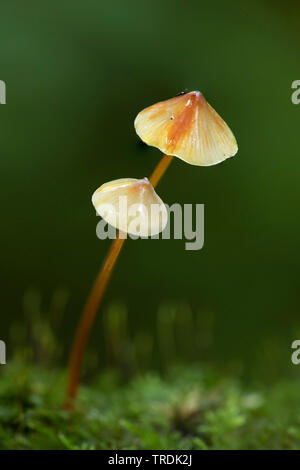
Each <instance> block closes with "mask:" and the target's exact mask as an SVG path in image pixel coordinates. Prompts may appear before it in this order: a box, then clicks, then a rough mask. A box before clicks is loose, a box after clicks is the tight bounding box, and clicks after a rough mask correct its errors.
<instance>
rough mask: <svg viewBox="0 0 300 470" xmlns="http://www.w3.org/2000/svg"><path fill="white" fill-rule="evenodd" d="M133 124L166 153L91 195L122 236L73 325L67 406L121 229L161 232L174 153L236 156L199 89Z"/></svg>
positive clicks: (192, 158)
mask: <svg viewBox="0 0 300 470" xmlns="http://www.w3.org/2000/svg"><path fill="white" fill-rule="evenodd" d="M134 125H135V129H136V132H137V134H138V135H139V137H140V138H141V139H142V140H143V141H144V142H145V143H146V144H148V145H151V146H153V147H157V148H158V149H160V150H161V151H162V152H163V153H164V156H163V158H162V159H161V161H160V162H159V164H158V166H157V167H156V168H155V170H154V172H153V174H152V175H151V177H150V179H149V180H148V179H147V178H144V179H140V180H138V179H134V178H122V179H118V180H114V181H111V182H109V183H105V184H103V185H102V186H100V188H99V189H97V191H95V193H94V194H93V197H92V202H93V205H94V207H95V208H96V210H97V212H98V213H99V214H100V215H101V216H102V217H103V218H104V220H105V221H106V222H108V223H109V224H111V225H112V226H114V227H115V228H117V229H118V230H119V231H120V234H119V236H118V237H117V238H116V240H115V241H114V242H113V244H112V246H111V249H110V251H109V253H108V255H107V258H106V260H105V262H104V264H103V267H102V269H101V271H100V273H99V275H98V277H97V279H96V281H95V283H94V286H93V288H92V290H91V293H90V295H89V297H88V299H87V302H86V305H85V308H84V311H83V314H82V317H81V320H80V322H79V325H78V328H77V332H76V335H75V339H74V343H73V347H72V351H71V355H70V361H69V381H68V388H67V397H66V406H67V407H70V406H71V405H72V403H73V400H74V398H75V397H76V395H77V390H78V384H79V378H80V368H81V363H82V359H83V353H84V349H85V346H86V342H87V339H88V336H89V333H90V330H91V327H92V324H93V321H94V318H95V315H96V312H97V309H98V307H99V304H100V302H101V299H102V297H103V294H104V292H105V289H106V286H107V284H108V282H109V279H110V276H111V273H112V271H113V268H114V265H115V262H116V260H117V258H118V256H119V253H120V250H121V248H122V245H123V243H124V240H125V236H124V233H128V234H132V235H140V236H148V235H151V236H152V235H156V234H158V233H159V232H161V231H162V230H163V229H164V227H165V225H166V223H167V211H166V208H165V206H164V204H163V202H162V201H161V199H160V198H159V196H158V195H157V194H156V192H155V190H154V188H155V187H156V185H157V183H158V182H159V180H160V179H161V177H162V175H163V174H164V172H165V171H166V169H167V168H168V166H169V164H170V163H171V161H172V159H173V157H174V156H175V157H178V158H180V159H181V160H184V161H185V162H187V163H190V164H191V165H197V166H210V165H215V164H217V163H220V162H222V161H223V160H225V159H227V158H229V157H232V156H234V155H235V154H236V153H237V150H238V147H237V143H236V140H235V138H234V135H233V134H232V132H231V130H230V129H229V127H228V126H227V124H226V123H225V122H224V121H223V119H222V118H221V117H220V116H219V115H218V114H217V112H216V111H215V110H214V109H213V108H212V107H211V106H210V105H209V104H208V103H207V101H206V100H205V98H204V96H203V95H202V93H201V92H200V91H192V92H190V93H185V92H183V93H180V94H179V95H177V96H175V97H174V98H171V99H169V100H166V101H161V102H159V103H156V104H154V105H152V106H149V107H148V108H146V109H144V110H143V111H141V112H140V113H139V114H138V115H137V117H136V119H135V122H134ZM122 197H125V199H126V201H127V203H129V206H132V205H134V206H135V212H134V215H136V214H138V222H139V223H138V224H135V223H134V215H133V214H132V213H131V214H129V212H127V211H126V213H125V212H124V211H123V210H122V208H121V206H120V199H121V198H122ZM154 205H156V206H158V208H159V211H156V212H154V214H153V213H152V211H151V208H152V206H154ZM137 225H138V227H137ZM121 235H122V236H121Z"/></svg>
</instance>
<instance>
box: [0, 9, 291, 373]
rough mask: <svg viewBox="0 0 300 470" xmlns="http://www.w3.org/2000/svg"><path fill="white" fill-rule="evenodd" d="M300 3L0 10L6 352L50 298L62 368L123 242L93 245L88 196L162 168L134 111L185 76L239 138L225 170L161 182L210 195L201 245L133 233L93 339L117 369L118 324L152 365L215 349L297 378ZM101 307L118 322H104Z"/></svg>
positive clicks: (192, 196) (233, 363) (177, 169)
mask: <svg viewBox="0 0 300 470" xmlns="http://www.w3.org/2000/svg"><path fill="white" fill-rule="evenodd" d="M299 10H300V7H299V3H298V2H296V1H286V2H285V3H284V4H281V3H280V2H279V1H258V0H257V1H251V2H250V1H249V2H238V1H232V0H228V1H227V2H221V1H210V2H204V1H189V2H177V1H171V0H164V1H155V0H152V1H144V2H142V1H137V0H131V1H128V2H124V1H119V0H118V1H115V2H102V1H99V0H98V1H96V0H86V1H84V2H83V1H78V0H73V1H71V0H60V1H53V0H52V1H49V0H48V1H44V2H37V1H30V0H29V1H28V2H21V1H15V2H5V3H1V6H0V26H1V27H0V58H1V67H0V79H1V80H4V81H5V82H6V85H7V104H6V105H5V106H0V124H1V158H0V166H1V177H2V183H1V190H2V201H3V203H2V214H1V221H2V261H1V267H2V269H1V288H2V289H1V291H2V295H1V325H0V327H1V328H0V338H1V339H3V340H5V341H6V342H7V344H8V347H7V361H8V362H9V360H10V357H11V356H12V355H13V351H14V348H15V344H16V343H17V339H18V337H19V336H22V333H20V331H21V330H20V328H22V325H23V324H24V325H25V324H26V322H27V321H28V316H30V315H31V312H33V313H32V315H33V318H35V317H34V311H35V314H38V315H39V316H40V320H41V322H42V323H43V322H45V323H47V322H48V321H49V316H51V315H54V314H53V309H51V308H52V307H50V306H51V305H52V304H53V302H54V304H55V305H56V303H58V304H59V307H58V309H60V310H63V314H62V318H61V321H60V324H59V326H57V328H56V329H55V332H56V333H55V334H56V335H57V337H58V338H59V341H60V344H61V345H62V349H63V353H62V357H61V358H60V361H61V362H62V363H65V361H66V358H67V351H68V347H69V346H70V343H71V338H72V334H73V332H74V329H75V325H76V322H77V320H78V318H79V315H80V311H81V308H82V305H83V303H84V300H85V298H86V296H87V293H88V291H89V289H90V285H91V282H92V281H93V279H94V277H95V275H96V273H97V271H98V269H99V267H100V265H101V263H102V260H103V257H104V256H105V254H106V252H107V250H108V247H109V245H110V241H109V240H107V241H100V240H98V239H97V238H96V234H95V229H96V224H97V222H98V220H99V219H98V218H96V216H95V211H94V209H93V207H92V204H91V195H92V193H93V191H94V190H95V189H96V188H97V187H98V186H100V185H101V184H102V183H104V182H106V181H109V180H112V179H116V178H121V177H137V178H140V177H144V176H146V175H149V174H150V173H151V171H152V170H153V168H154V167H155V165H156V163H157V162H158V160H159V158H160V153H159V151H158V150H156V149H154V148H150V147H145V146H143V145H141V143H140V142H139V139H138V137H137V135H136V134H135V131H134V127H133V121H134V118H135V116H136V114H137V113H138V112H139V111H140V110H141V109H143V108H144V107H146V106H148V105H150V104H152V103H155V102H157V101H160V100H164V99H167V98H170V97H172V96H174V95H175V94H176V93H178V92H179V91H181V90H182V89H184V88H185V87H186V88H188V89H189V90H194V89H199V90H201V91H202V92H203V94H204V95H205V97H206V98H207V100H208V101H209V102H210V103H211V104H212V106H213V107H215V109H216V110H217V111H218V112H219V113H220V114H221V116H222V117H224V119H225V120H226V122H227V123H228V124H229V126H230V127H231V128H232V130H233V132H234V134H235V135H236V137H237V140H238V144H239V153H238V155H237V156H236V157H235V158H233V159H229V160H227V161H226V162H224V163H223V164H220V165H217V166H215V167H209V168H204V167H203V168H201V167H193V166H190V165H187V164H185V163H184V162H182V161H180V160H178V159H176V161H174V162H173V163H172V165H171V167H170V169H169V170H168V172H167V174H166V176H165V177H164V179H163V180H162V182H161V183H160V185H159V187H158V193H159V195H160V196H161V198H162V199H163V200H164V202H166V203H168V204H172V203H174V202H179V203H204V204H205V246H204V248H203V249H202V250H201V251H198V252H193V251H185V249H184V241H180V240H172V241H167V240H153V241H151V240H149V241H143V240H140V241H132V240H130V241H129V242H128V243H126V245H125V247H124V251H123V252H122V255H121V257H120V260H119V263H118V266H117V268H116V271H115V273H114V276H113V279H112V282H111V284H110V286H109V289H108V292H107V295H106V297H105V301H104V304H103V309H102V312H101V314H100V315H99V316H98V318H97V322H96V325H95V328H94V330H93V334H92V340H91V346H90V348H91V350H93V351H95V355H96V356H97V357H98V360H99V366H100V367H104V365H105V364H106V362H107V363H108V364H109V360H107V359H105V360H104V359H103V360H102V358H104V357H106V356H105V354H106V353H105V350H106V349H105V348H106V340H107V335H110V331H113V333H111V334H112V336H113V335H119V336H118V338H119V341H121V342H122V336H124V337H125V335H127V337H128V338H129V340H128V342H127V343H126V344H127V346H126V348H128V347H130V348H132V349H131V350H130V351H129V352H128V351H127V350H126V351H125V352H126V354H128V355H129V356H130V354H131V355H133V356H134V355H135V354H136V351H139V354H140V356H141V357H143V355H144V356H145V359H144V360H141V361H140V362H141V363H142V365H143V367H148V366H149V367H158V368H160V367H162V363H163V362H164V361H167V362H168V361H169V360H170V361H175V362H176V361H177V362H180V361H186V362H189V361H195V360H199V361H202V360H203V361H209V362H211V363H213V364H214V365H217V366H218V367H222V368H225V369H227V368H229V369H230V370H231V371H234V372H236V373H238V374H240V375H242V376H244V377H250V378H254V379H258V378H267V379H270V380H273V379H277V378H279V377H282V376H285V375H288V374H291V373H294V374H297V373H298V371H297V368H296V367H295V366H292V365H291V362H290V354H291V349H290V345H291V342H292V340H294V339H297V337H298V336H299V333H300V324H299V259H298V258H299V257H298V246H299V243H298V240H299V231H300V220H299V216H298V212H299V202H300V201H299V194H300V193H299V171H300V159H299V155H298V153H299V149H298V136H299V119H300V105H299V106H295V105H293V104H292V103H291V98H290V97H291V93H292V90H291V83H292V81H293V80H296V79H300V64H299V53H300V41H299V40H300V33H299V27H298V24H297V21H298V20H297V18H299V13H300V11H299ZM53 296H54V297H53ZM53 299H54V300H53ZM39 303H40V304H39ZM62 305H64V308H62ZM54 311H55V308H54ZM107 312H108V313H107ZM109 312H115V313H109ZM116 312H117V313H116ZM103 318H104V322H105V321H106V320H105V318H106V319H107V318H109V320H108V323H109V324H110V325H114V322H115V323H117V324H118V326H117V327H115V326H108V327H107V329H105V328H103V324H104V323H103V320H102V319H103ZM51 321H52V320H51ZM16 325H17V326H16ZM118 328H119V330H118ZM18 335H19V336H18ZM27 341H28V343H30V341H31V339H30V337H28V340H27ZM117 343H118V341H117V340H116V342H114V339H113V340H112V342H111V345H113V344H117ZM128 345H129V346H128ZM121 351H123V350H122V348H121ZM125 352H124V351H123V352H122V353H120V351H119V352H117V353H116V354H119V355H120V354H121V355H122V357H124V355H126V354H125ZM168 356H169V357H168ZM105 361H106V362H105ZM147 361H148V362H147ZM133 362H134V361H133ZM299 373H300V372H299Z"/></svg>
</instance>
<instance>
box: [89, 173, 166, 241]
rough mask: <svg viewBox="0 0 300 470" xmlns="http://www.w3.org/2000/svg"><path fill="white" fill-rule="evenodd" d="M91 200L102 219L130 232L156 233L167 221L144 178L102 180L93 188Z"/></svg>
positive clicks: (125, 231)
mask: <svg viewBox="0 0 300 470" xmlns="http://www.w3.org/2000/svg"><path fill="white" fill-rule="evenodd" d="M92 203H93V205H94V207H95V209H96V211H97V212H98V214H99V215H101V217H103V219H104V220H105V221H106V222H108V223H109V224H110V225H112V226H113V227H115V228H117V229H119V230H120V231H121V232H123V233H128V234H130V235H136V236H142V237H148V236H154V235H157V234H158V233H160V232H161V231H162V230H163V229H164V228H165V226H166V225H167V222H168V213H167V209H166V206H165V205H164V203H163V202H162V200H161V199H160V197H159V196H158V195H157V194H156V192H155V191H154V188H153V186H152V184H151V183H150V182H149V180H148V179H147V178H143V179H140V180H138V179H135V178H122V179H117V180H114V181H110V182H109V183H105V184H103V185H102V186H100V188H98V189H97V190H96V191H95V192H94V194H93V196H92Z"/></svg>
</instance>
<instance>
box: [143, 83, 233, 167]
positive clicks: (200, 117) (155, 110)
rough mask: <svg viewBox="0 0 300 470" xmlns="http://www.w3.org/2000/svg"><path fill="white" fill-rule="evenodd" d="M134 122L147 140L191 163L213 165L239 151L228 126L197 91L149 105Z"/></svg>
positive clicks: (152, 144)
mask: <svg viewBox="0 0 300 470" xmlns="http://www.w3.org/2000/svg"><path fill="white" fill-rule="evenodd" d="M134 126H135V129H136V132H137V134H138V135H139V137H140V138H141V139H142V140H143V141H144V142H145V143H146V144H148V145H151V146H153V147H157V148H158V149H160V150H161V151H162V152H163V153H165V154H166V155H171V156H176V157H179V158H181V160H184V161H185V162H187V163H190V164H192V165H199V166H209V165H215V164H217V163H220V162H222V161H223V160H225V159H226V158H229V157H232V156H233V155H235V154H236V153H237V151H238V146H237V143H236V140H235V137H234V135H233V133H232V132H231V130H230V128H229V127H228V126H227V124H226V122H225V121H223V119H222V118H221V117H220V116H219V115H218V113H217V112H216V111H215V110H214V109H213V108H212V107H211V106H210V104H209V103H208V102H207V101H206V99H205V98H204V96H203V95H202V93H201V92H200V91H191V92H190V93H183V94H179V95H178V96H175V97H174V98H171V99H169V100H166V101H161V102H159V103H156V104H154V105H152V106H149V107H148V108H146V109H144V110H143V111H141V112H140V113H139V114H138V115H137V117H136V119H135V122H134Z"/></svg>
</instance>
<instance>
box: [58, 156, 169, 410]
mask: <svg viewBox="0 0 300 470" xmlns="http://www.w3.org/2000/svg"><path fill="white" fill-rule="evenodd" d="M172 159H173V157H171V156H169V155H164V156H163V157H162V159H161V160H160V162H159V164H158V165H157V167H156V168H155V170H154V172H153V173H152V175H151V177H150V178H149V181H150V182H151V184H152V185H153V187H155V186H156V185H157V183H158V182H159V180H160V179H161V177H162V176H163V174H164V172H165V171H166V169H167V168H168V166H169V165H170V163H171V161H172ZM125 239H126V236H124V234H122V235H121V236H120V234H118V236H117V238H116V240H114V242H113V243H112V245H111V247H110V250H109V252H108V254H107V256H106V259H105V261H104V264H103V266H102V268H101V270H100V272H99V274H98V277H97V278H96V280H95V282H94V285H93V287H92V290H91V292H90V295H89V297H88V299H87V301H86V304H85V307H84V309H83V313H82V316H81V318H80V321H79V324H78V326H77V330H76V333H75V337H74V341H73V345H72V349H71V354H70V359H69V368H68V385H67V395H66V401H65V406H66V408H71V407H72V404H73V401H74V399H75V398H76V395H77V391H78V385H79V380H80V370H81V365H82V360H83V355H84V350H85V347H86V344H87V341H88V338H89V335H90V331H91V328H92V326H93V323H94V319H95V316H96V313H97V310H98V308H99V305H100V303H101V300H102V298H103V295H104V293H105V290H106V286H107V284H108V282H109V280H110V277H111V275H112V272H113V269H114V266H115V264H116V261H117V259H118V256H119V253H120V251H121V249H122V246H123V244H124V241H125Z"/></svg>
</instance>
